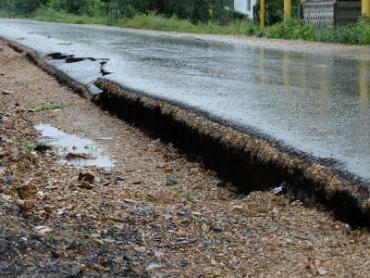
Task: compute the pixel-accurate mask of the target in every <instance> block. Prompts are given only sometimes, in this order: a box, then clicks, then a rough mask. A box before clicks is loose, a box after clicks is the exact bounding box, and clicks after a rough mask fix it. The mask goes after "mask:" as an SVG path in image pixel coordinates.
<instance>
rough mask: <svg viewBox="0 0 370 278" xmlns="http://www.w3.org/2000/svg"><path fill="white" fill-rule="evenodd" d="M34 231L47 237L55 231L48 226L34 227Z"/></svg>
mask: <svg viewBox="0 0 370 278" xmlns="http://www.w3.org/2000/svg"><path fill="white" fill-rule="evenodd" d="M33 231H34V232H36V233H38V234H39V235H46V234H47V233H50V232H52V231H53V229H51V228H50V227H48V226H44V225H40V226H36V227H34V228H33Z"/></svg>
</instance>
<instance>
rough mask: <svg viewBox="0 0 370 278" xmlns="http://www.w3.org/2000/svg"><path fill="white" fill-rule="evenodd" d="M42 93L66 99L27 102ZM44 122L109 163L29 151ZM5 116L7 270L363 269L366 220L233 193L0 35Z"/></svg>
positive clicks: (243, 273)
mask: <svg viewBox="0 0 370 278" xmlns="http://www.w3.org/2000/svg"><path fill="white" fill-rule="evenodd" d="M46 101H48V102H63V103H66V104H69V105H68V106H67V107H65V108H64V109H56V110H52V109H46V110H44V111H40V112H36V111H34V110H35V109H33V108H35V107H37V106H38V105H39V104H40V103H43V102H46ZM39 123H44V124H50V125H52V126H54V127H58V128H60V129H61V130H63V131H65V132H67V133H70V134H75V135H77V136H80V137H83V138H89V139H92V140H95V141H96V142H97V143H99V144H100V145H101V146H102V147H103V148H104V150H105V151H106V153H107V154H110V155H111V156H112V157H113V159H114V161H115V166H114V167H113V169H111V170H104V169H97V168H75V167H73V166H68V165H63V164H61V163H60V162H59V161H58V159H59V158H58V157H57V150H56V149H50V150H46V152H42V150H41V149H40V148H37V149H38V150H39V152H38V151H36V150H35V149H34V146H37V136H38V134H37V132H36V131H35V130H34V129H33V126H34V125H35V124H39ZM0 124H1V126H0V130H1V135H0V136H1V140H0V217H1V221H0V275H1V276H3V277H113V276H117V277H174V276H179V277H266V276H267V277H315V276H324V277H337V276H340V277H353V276H355V277H368V273H369V271H370V253H369V251H368V250H370V249H369V248H370V234H369V233H368V232H367V231H360V230H351V229H350V228H349V227H348V225H346V224H344V223H341V222H338V221H336V220H334V219H333V217H332V216H331V215H330V213H328V212H325V211H319V210H316V209H309V208H306V207H304V206H303V205H302V204H301V203H300V202H293V203H290V202H288V201H287V200H286V199H284V198H283V197H281V196H277V195H274V194H273V193H269V192H253V193H251V194H250V195H248V196H241V195H239V194H237V193H235V190H234V188H233V186H232V185H230V184H226V185H224V184H222V182H221V181H220V180H218V179H217V175H216V173H214V172H211V171H209V170H207V169H204V168H203V167H202V165H200V164H199V163H195V162H189V161H188V160H186V158H185V156H184V155H183V154H182V153H180V152H178V151H177V150H176V149H174V148H173V147H172V146H171V145H170V144H169V145H164V144H163V143H161V142H160V141H159V140H157V139H156V138H151V137H149V136H147V135H146V134H144V133H142V132H141V131H140V130H138V129H136V128H134V127H132V126H129V125H127V124H126V123H125V122H122V121H120V120H118V119H116V118H114V117H111V116H110V115H108V114H106V113H104V112H102V111H101V110H100V109H99V108H98V107H96V106H94V105H93V104H92V103H91V102H89V101H88V100H85V99H83V98H81V97H79V96H77V95H75V94H74V93H73V92H72V91H70V90H69V89H67V88H63V87H61V86H60V85H59V84H58V83H57V82H56V81H55V80H54V79H53V78H52V77H50V76H48V75H47V74H45V73H44V72H42V71H41V70H40V69H38V68H37V67H35V66H34V65H32V64H30V63H29V62H28V61H27V59H26V58H25V57H24V56H23V55H21V54H17V53H15V52H14V51H13V50H11V49H9V48H8V47H7V46H6V45H5V44H4V43H2V42H0ZM81 174H82V175H85V176H84V177H85V178H82V179H80V180H79V175H81ZM86 174H87V175H86Z"/></svg>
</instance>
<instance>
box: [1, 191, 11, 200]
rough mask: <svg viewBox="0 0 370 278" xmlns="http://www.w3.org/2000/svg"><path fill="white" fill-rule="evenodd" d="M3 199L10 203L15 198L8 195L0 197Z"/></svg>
mask: <svg viewBox="0 0 370 278" xmlns="http://www.w3.org/2000/svg"><path fill="white" fill-rule="evenodd" d="M0 197H1V199H3V200H4V201H10V200H12V199H13V197H12V196H11V195H8V194H3V193H2V194H1V195H0Z"/></svg>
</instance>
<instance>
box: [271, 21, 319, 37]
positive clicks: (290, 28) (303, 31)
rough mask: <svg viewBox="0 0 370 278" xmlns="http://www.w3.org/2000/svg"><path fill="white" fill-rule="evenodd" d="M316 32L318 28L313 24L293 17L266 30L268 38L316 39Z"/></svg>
mask: <svg viewBox="0 0 370 278" xmlns="http://www.w3.org/2000/svg"><path fill="white" fill-rule="evenodd" d="M315 32H316V30H315V28H314V27H313V26H312V25H309V24H307V23H304V22H303V21H301V20H298V19H293V18H289V19H287V20H284V21H283V22H280V23H277V24H275V25H273V26H271V27H268V28H266V30H265V33H266V36H267V37H268V38H273V39H295V40H297V39H300V40H315V37H316V34H315Z"/></svg>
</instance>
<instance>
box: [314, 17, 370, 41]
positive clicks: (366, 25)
mask: <svg viewBox="0 0 370 278" xmlns="http://www.w3.org/2000/svg"><path fill="white" fill-rule="evenodd" d="M316 40H317V41H323V42H339V43H350V44H370V19H369V18H362V19H361V20H360V21H359V22H357V23H356V24H352V25H349V26H345V27H338V28H333V27H330V28H327V29H325V30H322V31H318V32H317V34H316Z"/></svg>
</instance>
